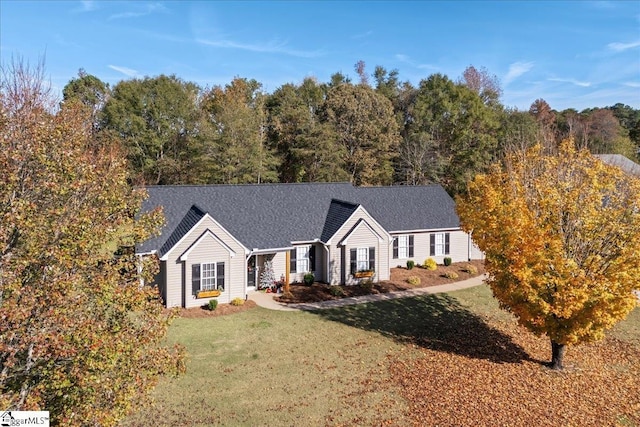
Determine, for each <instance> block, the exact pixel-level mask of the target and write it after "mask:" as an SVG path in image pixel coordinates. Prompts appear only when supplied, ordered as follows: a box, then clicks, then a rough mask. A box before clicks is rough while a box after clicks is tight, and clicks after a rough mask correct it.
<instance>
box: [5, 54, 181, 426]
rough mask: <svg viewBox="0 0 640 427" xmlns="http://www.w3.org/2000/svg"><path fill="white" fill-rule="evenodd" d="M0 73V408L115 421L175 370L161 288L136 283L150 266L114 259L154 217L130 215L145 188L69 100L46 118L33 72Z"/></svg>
mask: <svg viewBox="0 0 640 427" xmlns="http://www.w3.org/2000/svg"><path fill="white" fill-rule="evenodd" d="M2 71H3V74H2V80H1V82H0V131H1V133H2V135H3V138H1V139H0V145H1V147H0V170H2V174H0V360H1V361H2V363H1V366H2V370H1V371H0V407H2V408H3V409H13V410H48V411H50V414H51V416H52V421H53V423H52V424H55V425H69V426H72V425H102V426H110V425H116V424H117V423H118V420H120V419H121V418H122V417H123V416H124V415H125V414H126V413H127V412H128V411H129V410H130V409H131V408H132V407H133V406H135V405H138V404H139V403H140V402H141V401H142V400H143V398H144V396H145V394H146V393H147V392H148V391H149V390H150V389H151V388H152V387H153V386H154V384H155V383H156V381H157V378H158V375H160V374H163V373H176V372H177V371H178V370H181V369H182V363H183V359H182V355H181V351H180V350H179V349H175V350H171V349H169V348H166V347H164V346H163V345H162V344H161V343H162V340H163V338H164V336H165V334H166V331H167V327H168V324H169V323H168V322H169V320H170V317H169V316H168V315H167V314H166V313H165V312H164V310H163V308H162V304H161V301H160V297H159V294H158V292H157V289H156V288H153V287H150V286H141V285H140V280H141V279H143V278H146V279H147V280H149V279H150V278H151V275H152V274H153V273H154V271H155V269H156V267H157V260H155V259H152V258H147V259H138V258H137V257H135V256H134V255H133V254H132V253H131V251H129V252H123V253H122V254H121V255H119V256H114V255H113V249H114V247H115V244H120V245H121V246H127V247H131V246H132V245H134V244H135V243H136V242H139V241H141V240H143V239H145V238H147V237H148V236H149V233H150V232H151V231H152V230H155V229H156V228H157V226H158V225H159V223H160V221H161V220H162V216H161V213H160V212H152V213H149V214H145V215H141V216H139V217H138V219H137V220H134V218H135V217H136V215H137V212H138V210H139V208H140V204H141V200H142V198H143V197H144V193H143V192H142V191H137V190H135V191H134V190H132V189H131V187H130V186H129V185H128V184H127V180H126V177H127V174H126V164H125V161H124V159H123V156H122V155H121V154H120V153H119V152H118V151H117V150H115V147H116V145H115V144H111V145H110V146H109V148H100V147H102V146H100V145H96V144H94V142H93V141H91V139H92V138H93V136H92V135H93V134H92V132H91V131H90V127H89V126H90V121H89V120H88V119H87V111H86V109H83V108H78V104H77V103H71V104H70V105H68V106H67V105H63V107H62V109H61V110H60V111H57V112H54V110H53V108H52V106H53V102H52V101H51V98H50V96H49V94H48V92H47V88H46V86H44V85H43V84H42V81H43V73H42V68H41V67H39V68H37V69H36V70H32V69H30V68H29V66H28V65H24V64H23V63H17V64H12V65H11V66H10V67H9V68H5V69H3V70H2ZM112 245H114V246H113V247H112ZM140 268H142V269H143V270H142V271H143V273H142V275H141V274H139V272H138V271H139V269H140Z"/></svg>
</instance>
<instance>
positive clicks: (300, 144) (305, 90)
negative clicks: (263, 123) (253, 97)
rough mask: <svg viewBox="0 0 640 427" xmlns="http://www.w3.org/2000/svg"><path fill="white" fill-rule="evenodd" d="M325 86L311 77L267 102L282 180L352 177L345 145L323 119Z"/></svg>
mask: <svg viewBox="0 0 640 427" xmlns="http://www.w3.org/2000/svg"><path fill="white" fill-rule="evenodd" d="M324 99H325V88H324V87H323V86H321V85H318V84H317V83H316V81H315V80H313V79H310V78H307V79H305V80H304V81H303V82H302V84H301V85H300V86H295V85H292V84H285V85H283V86H281V87H280V88H278V89H277V90H276V91H275V92H274V93H273V94H272V95H271V96H270V97H269V99H268V101H267V111H268V117H269V138H270V140H271V145H272V146H274V147H277V150H278V152H279V154H280V158H281V163H280V167H279V175H280V180H281V181H282V182H304V181H308V182H330V181H342V180H345V181H346V180H348V179H349V175H348V173H347V172H346V171H345V169H344V161H343V157H344V155H343V151H344V147H343V146H340V145H338V144H337V141H336V138H335V135H333V134H332V132H331V127H330V126H329V125H328V124H327V123H324V122H322V121H321V114H320V112H321V111H322V107H323V105H324Z"/></svg>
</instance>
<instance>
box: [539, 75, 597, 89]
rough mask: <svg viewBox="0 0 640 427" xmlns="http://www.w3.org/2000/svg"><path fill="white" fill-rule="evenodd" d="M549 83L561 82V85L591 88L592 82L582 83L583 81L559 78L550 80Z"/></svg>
mask: <svg viewBox="0 0 640 427" xmlns="http://www.w3.org/2000/svg"><path fill="white" fill-rule="evenodd" d="M549 81H552V82H561V83H571V84H574V85H576V86H580V87H589V86H591V82H581V81H579V80H576V79H561V78H558V77H552V78H549Z"/></svg>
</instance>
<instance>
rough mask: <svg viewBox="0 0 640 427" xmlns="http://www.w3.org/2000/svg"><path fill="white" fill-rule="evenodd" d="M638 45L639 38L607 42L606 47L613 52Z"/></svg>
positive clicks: (639, 43) (639, 42) (639, 44)
mask: <svg viewBox="0 0 640 427" xmlns="http://www.w3.org/2000/svg"><path fill="white" fill-rule="evenodd" d="M639 46H640V40H638V41H635V42H631V43H617V42H616V43H609V44H608V45H607V47H608V48H609V50H612V51H614V52H622V51H625V50H628V49H633V48H635V47H639Z"/></svg>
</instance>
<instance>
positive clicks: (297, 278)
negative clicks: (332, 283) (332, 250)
mask: <svg viewBox="0 0 640 427" xmlns="http://www.w3.org/2000/svg"><path fill="white" fill-rule="evenodd" d="M298 246H313V247H315V253H316V262H315V270H314V271H313V272H312V273H313V275H314V276H315V278H316V282H325V281H326V274H325V270H326V268H327V266H326V263H327V261H326V250H325V249H324V246H323V245H321V244H317V243H314V244H305V245H296V246H295V247H298ZM283 272H284V270H283ZM306 273H308V271H296V272H295V273H293V272H290V274H289V283H302V282H303V281H304V275H305V274H306Z"/></svg>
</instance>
